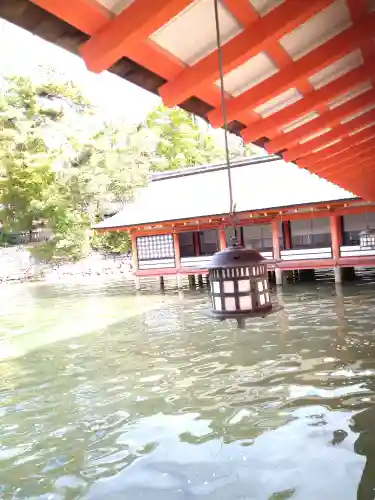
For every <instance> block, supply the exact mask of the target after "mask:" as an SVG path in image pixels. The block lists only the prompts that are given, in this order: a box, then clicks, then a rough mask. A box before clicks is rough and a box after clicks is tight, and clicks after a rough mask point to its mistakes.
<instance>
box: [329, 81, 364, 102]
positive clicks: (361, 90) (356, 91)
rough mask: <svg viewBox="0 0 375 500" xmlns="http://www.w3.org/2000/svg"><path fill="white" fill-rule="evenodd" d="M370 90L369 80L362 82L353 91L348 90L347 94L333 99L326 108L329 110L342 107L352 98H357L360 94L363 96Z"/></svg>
mask: <svg viewBox="0 0 375 500" xmlns="http://www.w3.org/2000/svg"><path fill="white" fill-rule="evenodd" d="M370 89H372V83H371V81H370V80H369V81H368V82H363V83H361V84H360V85H358V86H357V87H355V88H354V89H352V90H350V91H349V92H346V93H345V94H342V95H340V96H338V97H336V98H335V99H333V100H332V101H331V102H330V103H329V104H328V107H329V109H335V108H337V107H338V106H342V105H343V104H345V103H346V102H348V101H351V100H352V99H354V97H357V96H359V95H361V94H364V93H365V92H367V91H368V90H370Z"/></svg>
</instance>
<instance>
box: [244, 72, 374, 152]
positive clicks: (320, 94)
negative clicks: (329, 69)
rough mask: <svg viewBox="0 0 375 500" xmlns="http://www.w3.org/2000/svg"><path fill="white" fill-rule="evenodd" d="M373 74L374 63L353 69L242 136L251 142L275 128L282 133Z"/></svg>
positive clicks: (263, 120) (252, 126)
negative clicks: (282, 128)
mask: <svg viewBox="0 0 375 500" xmlns="http://www.w3.org/2000/svg"><path fill="white" fill-rule="evenodd" d="M373 74H375V68H374V65H373V64H365V65H363V66H360V67H359V68H356V69H353V70H352V71H350V72H349V73H347V74H346V75H344V76H342V77H341V78H338V79H337V80H335V81H333V82H331V83H328V84H327V85H325V86H324V87H322V88H320V89H318V90H314V91H313V92H311V93H310V94H309V95H308V96H305V97H304V98H303V99H301V100H300V101H297V102H296V103H294V104H291V105H290V106H287V107H286V108H284V109H282V110H280V111H278V112H277V113H274V114H273V115H271V116H269V117H267V118H263V119H261V120H259V121H258V122H256V123H254V124H252V125H250V126H249V127H247V128H246V129H244V130H243V131H242V132H241V135H242V138H243V139H244V141H246V142H251V141H255V140H256V139H258V138H259V137H269V136H270V131H273V130H277V131H278V134H281V133H282V132H280V131H279V130H278V129H280V128H281V127H282V126H283V125H286V124H288V123H291V122H292V121H294V120H297V118H300V117H302V116H304V115H306V114H307V113H308V112H310V111H313V110H316V109H317V108H318V107H320V106H322V105H324V104H327V103H328V102H329V101H331V100H332V99H333V98H335V97H337V96H339V95H341V94H345V93H346V92H348V91H350V90H352V89H353V88H354V87H356V86H357V85H359V84H360V83H361V82H364V81H366V80H368V78H369V76H370V75H373Z"/></svg>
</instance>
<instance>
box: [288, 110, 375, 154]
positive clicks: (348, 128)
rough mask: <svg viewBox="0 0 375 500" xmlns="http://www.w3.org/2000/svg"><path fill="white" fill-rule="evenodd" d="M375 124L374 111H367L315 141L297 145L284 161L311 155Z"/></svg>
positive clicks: (316, 138)
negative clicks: (337, 140)
mask: <svg viewBox="0 0 375 500" xmlns="http://www.w3.org/2000/svg"><path fill="white" fill-rule="evenodd" d="M374 123H375V109H372V110H370V111H368V112H367V113H365V114H363V115H360V116H358V117H357V118H354V119H353V120H350V122H347V123H342V124H340V125H338V126H337V127H335V128H334V129H333V130H331V131H330V132H326V133H325V134H323V135H320V136H319V137H315V139H311V140H310V141H307V142H305V143H304V144H299V145H297V146H295V147H293V148H291V149H289V150H288V151H286V152H285V153H284V154H283V157H284V160H285V161H293V160H296V159H297V158H302V157H303V156H306V155H308V154H313V152H314V150H316V149H318V148H321V147H323V146H325V145H327V144H329V143H332V142H333V141H335V140H336V139H343V138H344V137H346V136H348V135H349V134H351V133H352V132H355V131H356V130H359V129H361V128H363V127H367V126H369V125H371V124H374Z"/></svg>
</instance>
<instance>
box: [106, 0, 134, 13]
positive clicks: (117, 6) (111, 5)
mask: <svg viewBox="0 0 375 500" xmlns="http://www.w3.org/2000/svg"><path fill="white" fill-rule="evenodd" d="M97 1H98V3H100V4H101V5H103V7H105V8H106V9H108V10H110V11H111V12H113V13H114V14H119V13H120V12H122V11H123V10H124V9H126V7H129V5H130V4H132V3H133V2H134V0H97Z"/></svg>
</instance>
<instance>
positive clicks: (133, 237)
mask: <svg viewBox="0 0 375 500" xmlns="http://www.w3.org/2000/svg"><path fill="white" fill-rule="evenodd" d="M131 241H132V261H133V269H134V271H138V252H137V234H136V233H131Z"/></svg>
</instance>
